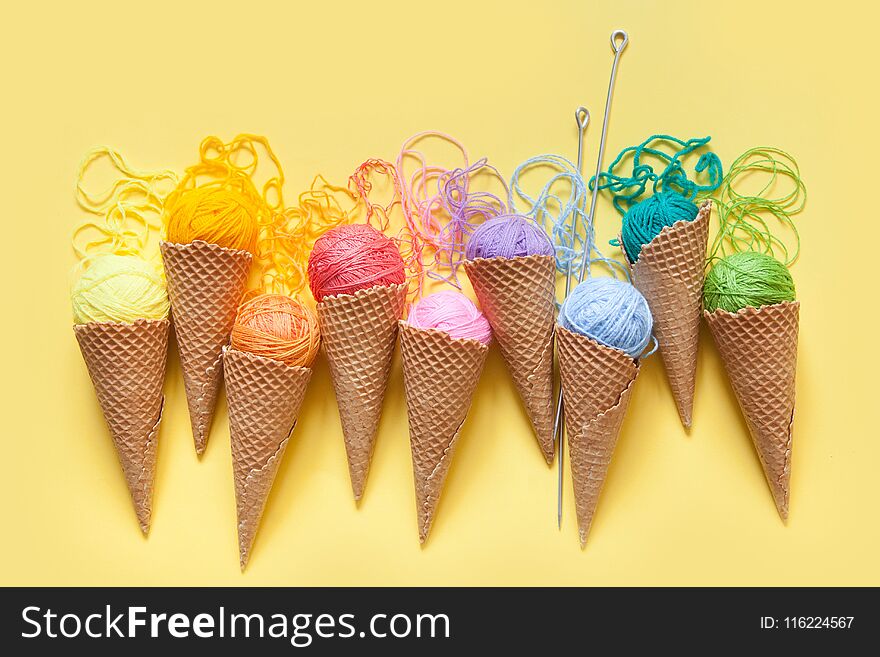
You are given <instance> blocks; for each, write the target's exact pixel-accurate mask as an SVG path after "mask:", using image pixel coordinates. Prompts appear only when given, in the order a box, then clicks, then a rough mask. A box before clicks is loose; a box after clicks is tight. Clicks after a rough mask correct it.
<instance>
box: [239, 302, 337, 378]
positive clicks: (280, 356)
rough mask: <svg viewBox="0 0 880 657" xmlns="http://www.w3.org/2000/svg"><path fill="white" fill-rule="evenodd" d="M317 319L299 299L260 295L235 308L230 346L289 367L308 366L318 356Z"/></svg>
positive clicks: (319, 337)
mask: <svg viewBox="0 0 880 657" xmlns="http://www.w3.org/2000/svg"><path fill="white" fill-rule="evenodd" d="M320 345H321V335H320V331H319V329H318V317H317V315H315V313H314V311H313V310H312V309H311V308H309V307H308V306H306V305H305V304H304V303H303V302H302V301H300V300H299V299H294V298H291V297H288V296H286V295H283V294H261V295H259V296H257V297H254V298H253V299H251V300H250V301H245V302H244V303H243V304H241V306H239V308H238V315H237V316H236V318H235V325H234V326H233V327H232V347H233V348H234V349H238V350H239V351H247V352H250V353H252V354H254V355H256V356H263V357H264V358H271V359H272V360H278V361H281V362H282V363H284V364H286V365H290V366H292V367H309V366H310V365H311V364H312V362H313V361H314V360H315V356H317V355H318V347H319V346H320Z"/></svg>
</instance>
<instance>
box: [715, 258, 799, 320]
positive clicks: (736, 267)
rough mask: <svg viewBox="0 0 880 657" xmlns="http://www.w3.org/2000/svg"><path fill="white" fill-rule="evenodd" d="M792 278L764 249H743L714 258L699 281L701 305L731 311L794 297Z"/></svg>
mask: <svg viewBox="0 0 880 657" xmlns="http://www.w3.org/2000/svg"><path fill="white" fill-rule="evenodd" d="M794 298H795V296H794V280H793V279H792V277H791V273H790V272H789V271H788V268H786V266H785V265H783V264H782V263H781V262H779V261H778V260H777V259H776V258H774V257H773V256H771V255H768V254H766V253H755V252H754V251H743V252H741V253H733V254H731V255H729V256H725V257H724V258H721V259H720V260H718V261H717V262H716V263H715V264H714V265H713V266H712V268H711V269H710V270H709V273H707V274H706V281H705V282H704V283H703V305H704V307H705V308H706V310H708V311H709V312H712V311H714V310H717V309H718V308H722V309H723V310H726V311H728V312H732V313H735V312H737V311H739V310H742V309H743V308H746V307H749V306H750V307H752V308H760V307H761V306H769V305H771V304H774V303H781V302H783V301H794Z"/></svg>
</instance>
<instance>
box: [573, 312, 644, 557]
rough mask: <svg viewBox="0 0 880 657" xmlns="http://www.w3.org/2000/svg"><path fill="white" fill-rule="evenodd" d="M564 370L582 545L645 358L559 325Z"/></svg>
mask: <svg viewBox="0 0 880 657" xmlns="http://www.w3.org/2000/svg"><path fill="white" fill-rule="evenodd" d="M556 345H557V350H558V352H559V373H560V379H561V382H562V393H563V396H564V399H565V425H566V428H567V434H568V453H569V460H570V461H571V477H572V481H573V483H574V500H575V507H576V508H577V518H578V530H579V534H580V540H581V547H584V545H586V542H587V537H588V535H589V533H590V525H591V524H592V522H593V516H594V514H595V513H596V506H597V504H598V502H599V494H600V493H601V492H602V485H603V484H604V483H605V477H606V475H607V474H608V466H609V464H610V463H611V456H612V454H613V453H614V447H615V445H616V444H617V436H618V434H619V433H620V426H621V425H622V424H623V418H624V416H625V415H626V409H627V407H628V406H629V400H630V396H631V395H632V387H633V384H634V383H635V381H636V377H637V376H638V374H639V363H638V361H636V360H634V359H633V358H631V357H630V356H628V355H626V354H625V353H623V352H622V351H619V350H617V349H612V348H611V347H606V346H604V345H600V344H599V343H598V342H596V341H595V340H592V339H590V338H588V337H586V336H583V335H579V334H577V333H573V332H571V331H568V330H566V329H564V328H562V327H561V326H557V327H556Z"/></svg>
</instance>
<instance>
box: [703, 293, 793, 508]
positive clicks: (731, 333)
mask: <svg viewBox="0 0 880 657" xmlns="http://www.w3.org/2000/svg"><path fill="white" fill-rule="evenodd" d="M799 311H800V303H799V302H797V301H786V302H784V303H776V304H773V305H770V306H762V307H760V308H744V309H743V310H740V311H739V312H737V313H729V312H727V311H726V310H721V309H718V310H715V311H714V312H711V313H709V312H705V311H704V312H703V314H704V316H705V317H706V321H707V322H708V324H709V329H710V330H711V331H712V335H713V336H714V338H715V343H716V344H717V345H718V350H719V351H720V352H721V360H722V361H723V362H724V368H725V369H726V370H727V376H728V377H729V379H730V384H731V386H732V387H733V392H734V393H735V394H736V398H737V401H739V406H740V408H741V409H742V413H743V415H744V416H745V418H746V423H747V424H748V426H749V432H750V433H751V435H752V442H754V444H755V449H756V450H757V452H758V457H759V458H760V459H761V465H762V466H763V467H764V475H765V476H766V477H767V483H768V484H769V485H770V492H771V493H773V500H774V501H775V502H776V508H777V510H778V511H779V515H780V516H781V517H782V519H783V520H787V519H788V503H789V494H790V480H791V429H792V422H793V421H794V401H795V371H796V369H797V341H798V313H799Z"/></svg>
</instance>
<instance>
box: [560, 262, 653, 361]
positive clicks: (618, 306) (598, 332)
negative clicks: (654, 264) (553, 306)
mask: <svg viewBox="0 0 880 657" xmlns="http://www.w3.org/2000/svg"><path fill="white" fill-rule="evenodd" d="M559 324H560V326H562V327H563V328H565V329H568V330H569V331H573V332H574V333H580V334H581V335H585V336H587V337H588V338H592V339H593V340H595V341H596V342H598V343H599V344H604V345H605V346H606V347H613V348H614V349H619V350H620V351H623V352H624V353H626V354H627V355H629V356H631V357H632V358H638V357H639V356H640V355H641V354H642V353H643V352H644V351H645V348H646V347H647V346H648V343H649V342H650V341H651V329H652V328H653V325H654V321H653V319H652V317H651V310H650V309H649V308H648V302H647V301H645V297H643V296H642V295H641V293H640V292H639V291H638V290H637V289H636V288H634V287H633V286H632V285H630V284H629V283H627V282H626V281H619V280H617V279H616V278H588V279H587V280H585V281H584V282H583V283H581V284H579V285H578V286H577V287H576V288H574V290H572V292H571V294H570V295H568V298H567V299H566V300H565V303H563V304H562V308H561V309H560V310H559Z"/></svg>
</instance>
